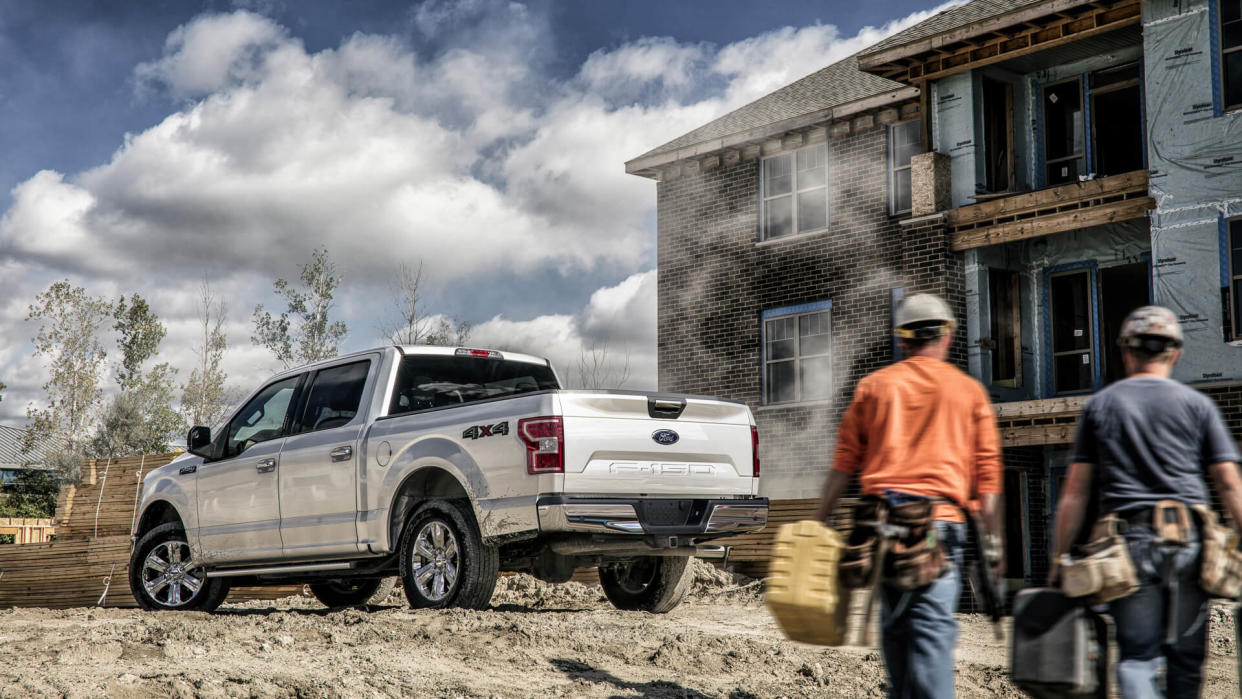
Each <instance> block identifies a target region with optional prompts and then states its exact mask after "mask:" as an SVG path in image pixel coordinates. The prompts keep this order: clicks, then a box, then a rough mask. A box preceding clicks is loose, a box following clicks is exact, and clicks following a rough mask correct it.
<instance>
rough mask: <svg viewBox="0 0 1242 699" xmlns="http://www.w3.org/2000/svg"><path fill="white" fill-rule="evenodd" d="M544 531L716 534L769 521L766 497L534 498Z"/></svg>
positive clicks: (757, 527)
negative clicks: (719, 498) (729, 498)
mask: <svg viewBox="0 0 1242 699" xmlns="http://www.w3.org/2000/svg"><path fill="white" fill-rule="evenodd" d="M538 510H539V529H540V530H541V531H544V532H585V533H597V534H635V535H646V534H651V535H662V536H663V535H675V536H694V537H702V538H708V537H717V536H726V535H730V534H743V533H746V532H756V531H759V530H760V529H763V527H764V526H765V525H766V524H767V521H768V500H767V498H748V499H744V500H711V499H684V500H669V499H655V498H571V497H563V496H545V497H541V498H540V499H539V502H538Z"/></svg>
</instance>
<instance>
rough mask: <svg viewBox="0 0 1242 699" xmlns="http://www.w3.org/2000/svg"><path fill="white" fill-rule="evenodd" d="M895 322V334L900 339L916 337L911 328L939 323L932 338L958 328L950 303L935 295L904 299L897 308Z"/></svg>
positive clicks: (917, 295)
mask: <svg viewBox="0 0 1242 699" xmlns="http://www.w3.org/2000/svg"><path fill="white" fill-rule="evenodd" d="M895 320H896V322H895V323H894V325H896V326H897V329H896V331H895V333H896V334H897V336H899V337H906V338H913V337H915V333H914V329H913V328H911V327H910V326H930V325H932V324H933V323H936V322H939V327H938V328H935V327H933V328H932V329H935V330H937V332H936V333H935V335H930V337H939V336H940V335H942V334H944V332H946V331H948V330H953V329H954V328H956V327H957V320H956V319H955V318H954V317H953V311H952V309H950V308H949V304H948V302H946V301H945V300H944V299H942V298H940V297H939V296H936V295H935V294H914V295H913V296H907V297H906V298H904V299H902V300H901V303H900V304H898V306H897V317H896V319H895ZM920 329H923V328H920ZM919 335H920V336H924V335H926V333H923V332H920V333H919Z"/></svg>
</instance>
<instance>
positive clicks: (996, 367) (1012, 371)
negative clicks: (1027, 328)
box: [988, 269, 1022, 388]
mask: <svg viewBox="0 0 1242 699" xmlns="http://www.w3.org/2000/svg"><path fill="white" fill-rule="evenodd" d="M1018 284H1019V276H1018V273H1017V272H1013V271H1010V270H1007V269H989V270H988V301H989V308H988V310H989V311H990V315H991V326H992V327H991V331H992V339H991V340H990V342H989V347H990V349H991V350H992V385H993V386H1008V387H1010V388H1018V387H1019V386H1021V385H1022V311H1021V307H1020V305H1019V287H1018Z"/></svg>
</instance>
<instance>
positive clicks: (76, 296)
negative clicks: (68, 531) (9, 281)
mask: <svg viewBox="0 0 1242 699" xmlns="http://www.w3.org/2000/svg"><path fill="white" fill-rule="evenodd" d="M111 312H112V304H110V303H109V302H108V301H107V300H106V299H102V298H92V297H89V296H87V295H86V291H85V290H84V289H83V288H82V287H75V286H73V285H71V284H70V283H69V280H68V279H66V280H64V281H59V282H54V283H53V284H52V285H51V286H49V287H48V289H47V291H45V292H43V293H42V294H39V295H38V296H36V297H35V302H34V303H33V304H31V305H30V309H29V313H28V314H27V315H26V320H27V321H35V322H38V323H39V330H38V332H37V333H36V334H35V336H34V348H35V350H34V351H35V355H36V356H41V357H44V359H45V360H46V366H47V369H48V374H49V377H48V380H47V382H46V383H44V384H43V390H44V391H45V392H46V394H47V407H46V408H35V407H34V406H33V405H30V406H27V408H26V417H27V418H29V419H30V429H28V430H27V431H26V444H25V445H24V446H25V448H26V450H27V451H32V450H33V447H34V445H35V444H37V443H39V442H42V441H48V442H50V443H51V444H52V451H53V453H52V455H50V457H49V461H50V462H52V463H55V464H56V465H57V468H58V470H59V471H60V472H61V473H60V475H61V477H62V478H64V479H67V480H76V478H77V477H78V473H77V464H78V460H79V459H80V458H81V456H82V454H83V447H84V443H85V440H84V438H85V434H86V431H87V428H88V427H89V423H90V420H91V417H92V413H93V412H94V410H95V408H96V407H97V406H98V405H99V401H100V399H101V398H102V395H103V394H102V391H101V389H100V386H99V383H100V380H101V378H102V376H103V373H104V369H105V366H106V364H105V361H106V358H107V355H106V354H105V352H104V348H103V344H102V343H101V342H100V339H99V333H100V330H102V329H103V327H104V325H105V324H106V323H107V322H108V319H109V315H110V314H111Z"/></svg>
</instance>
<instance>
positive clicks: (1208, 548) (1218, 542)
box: [1190, 505, 1242, 599]
mask: <svg viewBox="0 0 1242 699" xmlns="http://www.w3.org/2000/svg"><path fill="white" fill-rule="evenodd" d="M1190 510H1191V512H1192V513H1193V514H1194V516H1195V519H1196V520H1198V523H1199V536H1200V539H1201V540H1202V541H1203V564H1202V566H1201V567H1200V568H1199V587H1202V588H1203V590H1204V591H1205V592H1207V593H1208V594H1209V595H1212V596H1213V597H1226V598H1229V599H1236V598H1237V597H1238V594H1239V593H1242V551H1240V550H1239V548H1240V547H1242V541H1240V540H1239V538H1238V535H1236V534H1234V533H1233V532H1232V531H1231V530H1230V529H1229V528H1228V527H1225V526H1222V525H1221V524H1220V522H1219V520H1218V519H1217V518H1216V513H1215V512H1213V511H1212V508H1210V507H1208V506H1207V505H1191V506H1190Z"/></svg>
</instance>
